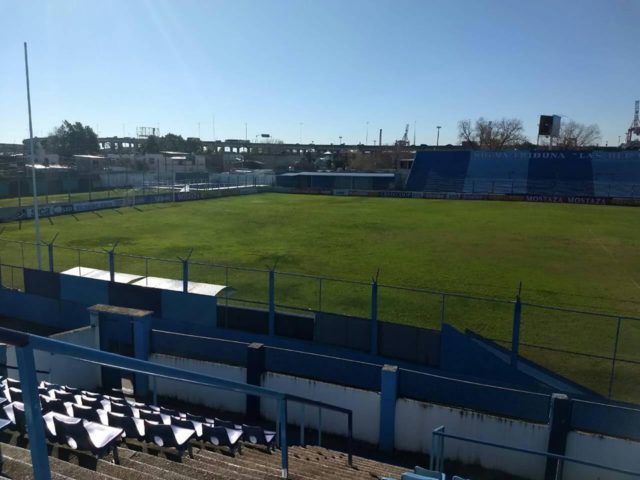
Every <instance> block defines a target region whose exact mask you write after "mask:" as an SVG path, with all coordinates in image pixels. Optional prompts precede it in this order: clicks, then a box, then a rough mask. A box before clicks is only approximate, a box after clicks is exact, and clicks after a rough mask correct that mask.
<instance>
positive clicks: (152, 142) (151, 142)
mask: <svg viewBox="0 0 640 480" xmlns="http://www.w3.org/2000/svg"><path fill="white" fill-rule="evenodd" d="M142 150H143V152H144V153H159V152H160V140H159V139H158V137H156V136H155V135H150V136H148V137H147V139H146V141H145V142H144V146H143V147H142Z"/></svg>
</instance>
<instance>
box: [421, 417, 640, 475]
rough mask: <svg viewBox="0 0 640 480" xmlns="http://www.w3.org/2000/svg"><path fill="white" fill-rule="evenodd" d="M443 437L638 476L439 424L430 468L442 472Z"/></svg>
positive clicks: (436, 429) (435, 430) (433, 436)
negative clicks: (456, 432) (449, 429)
mask: <svg viewBox="0 0 640 480" xmlns="http://www.w3.org/2000/svg"><path fill="white" fill-rule="evenodd" d="M438 437H439V438H438ZM445 438H451V439H453V440H460V441H463V442H468V443H476V444H478V445H485V446H487V447H494V448H500V449H503V450H509V451H512V452H520V453H528V454H530V455H537V456H539V457H546V458H553V459H556V460H560V461H562V462H571V463H577V464H579V465H585V466H587V467H593V468H599V469H602V470H608V471H610V472H616V473H622V474H623V475H629V476H632V477H637V478H640V472H632V471H631V470H625V469H622V468H617V467H611V466H608V465H602V464H599V463H594V462H587V461H585V460H580V459H578V458H574V457H568V456H566V455H558V454H556V453H549V452H541V451H539V450H531V449H529V448H520V447H513V446H511V445H504V444H501V443H494V442H488V441H486V440H480V439H477V438H471V437H463V436H461V435H452V434H450V433H445V431H444V426H440V427H438V428H435V429H434V430H433V432H432V442H431V443H432V455H431V466H432V468H433V467H434V466H435V467H436V469H437V470H438V471H440V472H442V470H443V466H444V439H445ZM436 439H437V440H436ZM438 440H439V441H438Z"/></svg>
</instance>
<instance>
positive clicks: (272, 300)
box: [269, 269, 276, 336]
mask: <svg viewBox="0 0 640 480" xmlns="http://www.w3.org/2000/svg"><path fill="white" fill-rule="evenodd" d="M275 333H276V275H275V271H274V270H273V269H271V270H269V336H274V335H275Z"/></svg>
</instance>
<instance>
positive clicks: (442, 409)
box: [395, 398, 549, 480]
mask: <svg viewBox="0 0 640 480" xmlns="http://www.w3.org/2000/svg"><path fill="white" fill-rule="evenodd" d="M441 425H444V426H445V432H446V433H451V434H454V435H461V436H466V437H471V438H477V439H481V440H486V441H490V442H495V443H502V444H507V445H511V446H515V447H521V448H528V449H531V450H538V451H546V449H547V443H548V439H549V427H548V426H546V425H541V424H536V423H529V422H524V421H521V420H513V419H507V418H503V417H496V416H492V415H487V414H484V413H478V412H474V411H471V410H464V409H461V408H454V407H447V406H443V405H435V404H430V403H425V402H418V401H416V400H410V399H406V398H400V399H398V401H397V403H396V430H395V442H396V443H395V445H396V449H399V450H406V451H413V452H424V453H430V452H431V432H432V431H433V429H434V428H437V427H439V426H441ZM444 452H445V458H446V459H448V460H459V461H461V462H464V463H469V464H479V465H482V466H483V467H485V468H493V469H496V470H501V471H503V472H507V473H511V474H513V475H519V476H522V477H524V478H531V479H536V480H537V479H542V478H543V477H544V468H545V459H544V458H543V457H537V456H533V455H528V454H524V453H517V452H509V451H506V450H502V449H497V448H493V447H487V446H483V445H477V444H472V443H468V442H461V441H458V440H451V439H448V438H447V439H445V450H444Z"/></svg>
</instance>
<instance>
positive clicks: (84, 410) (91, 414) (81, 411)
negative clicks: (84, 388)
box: [71, 405, 101, 423]
mask: <svg viewBox="0 0 640 480" xmlns="http://www.w3.org/2000/svg"><path fill="white" fill-rule="evenodd" d="M71 410H72V411H73V416H74V417H75V418H82V419H83V420H89V421H90V422H98V423H101V422H100V415H98V412H97V411H96V409H95V408H92V407H85V406H83V405H72V406H71Z"/></svg>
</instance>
